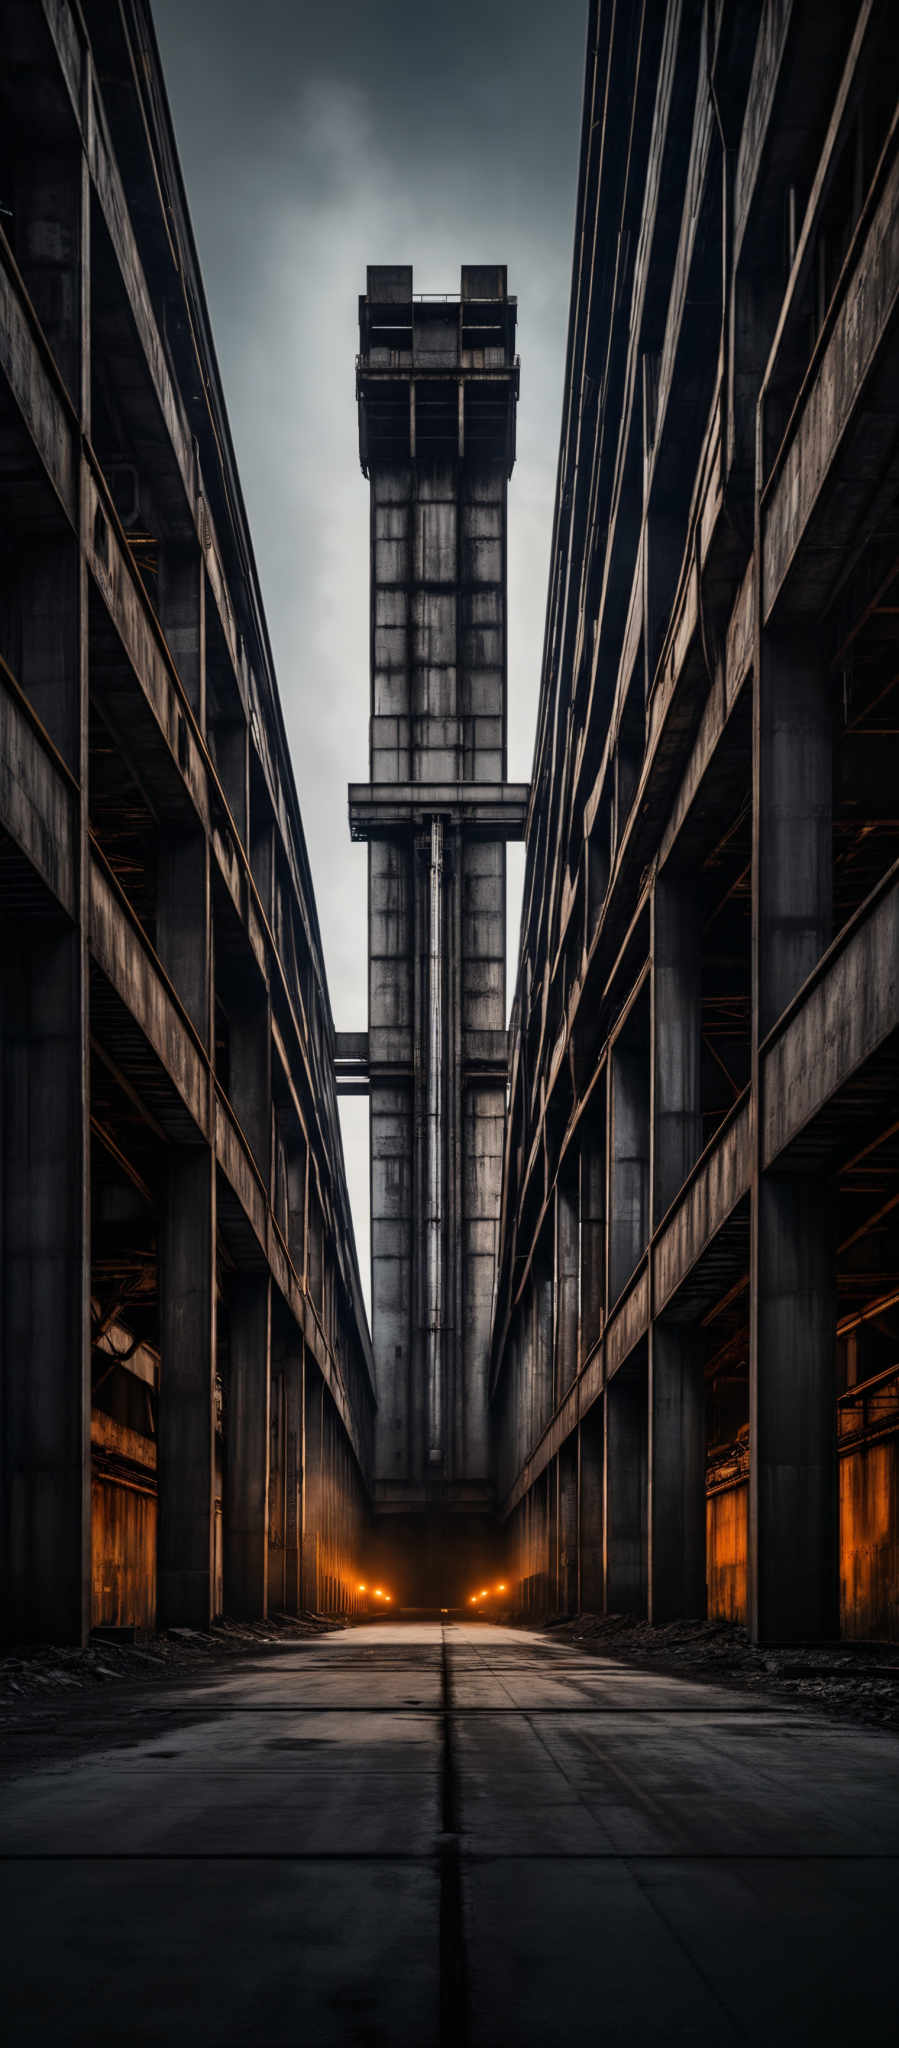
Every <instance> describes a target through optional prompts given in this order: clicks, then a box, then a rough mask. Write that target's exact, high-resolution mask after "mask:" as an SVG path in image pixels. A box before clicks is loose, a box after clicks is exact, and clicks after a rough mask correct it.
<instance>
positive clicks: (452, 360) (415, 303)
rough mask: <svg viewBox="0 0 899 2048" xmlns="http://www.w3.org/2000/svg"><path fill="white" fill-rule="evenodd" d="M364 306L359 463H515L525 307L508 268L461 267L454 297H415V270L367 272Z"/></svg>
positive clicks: (367, 468) (374, 268)
mask: <svg viewBox="0 0 899 2048" xmlns="http://www.w3.org/2000/svg"><path fill="white" fill-rule="evenodd" d="M367 287H368V288H367V290H366V291H365V292H364V293H363V294H362V295H361V296H360V299H359V354H358V356H357V358H356V396H357V399H358V404H359V456H360V461H361V463H362V469H363V472H364V474H365V475H366V476H368V475H369V474H370V472H371V470H372V469H375V468H379V467H382V466H395V465H405V464H408V463H410V462H415V463H419V464H422V463H442V462H447V461H460V462H466V463H468V464H470V465H474V464H477V463H486V464H490V465H494V464H502V466H503V467H504V469H505V472H506V475H507V476H510V475H511V473H512V467H513V464H514V461H515V406H516V400H517V398H518V358H517V356H516V354H515V323H516V318H517V311H518V306H517V300H516V299H514V298H510V297H509V293H508V289H507V272H506V266H505V264H504V263H500V264H463V265H462V273H461V279H460V288H459V292H458V294H457V295H456V296H453V295H451V294H446V295H444V294H440V293H426V294H419V295H417V296H416V294H415V293H414V292H413V289H412V266H411V264H394V265H374V264H372V265H369V268H368V272H367Z"/></svg>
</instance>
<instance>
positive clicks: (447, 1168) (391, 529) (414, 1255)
mask: <svg viewBox="0 0 899 2048" xmlns="http://www.w3.org/2000/svg"><path fill="white" fill-rule="evenodd" d="M515 320H516V306H515V301H514V299H510V298H509V296H508V293H507V290H506V273H505V270H504V269H472V268H465V269H463V271H462V285H461V292H460V294H459V296H458V298H452V297H449V298H439V299H438V298H418V299H416V298H414V297H413V292H412V272H411V270H410V269H407V268H398V269H371V270H369V272H368V290H367V292H366V294H365V296H364V297H363V298H362V299H361V301H360V307H359V323H360V352H359V358H358V364H357V393H358V403H359V443H360V455H361V461H362V468H363V471H364V473H365V475H366V476H367V477H368V479H369V483H370V490H371V720H370V781H369V782H368V783H366V784H360V785H353V786H352V787H351V789H350V825H351V830H352V832H353V835H354V837H356V838H358V839H365V840H367V842H368V847H369V1029H368V1042H367V1076H368V1086H369V1094H370V1110H371V1195H372V1338H373V1345H374V1355H375V1371H376V1380H377V1392H378V1416H377V1429H376V1456H375V1473H376V1507H377V1510H378V1512H379V1513H380V1514H382V1515H384V1516H388V1515H390V1516H393V1517H404V1516H411V1517H413V1518H421V1517H422V1516H424V1517H426V1518H428V1519H429V1522H430V1529H431V1534H430V1536H429V1539H428V1542H427V1543H425V1544H423V1545H420V1546H417V1547H419V1548H420V1549H421V1553H422V1556H430V1557H433V1554H434V1542H433V1540H432V1538H433V1530H434V1527H435V1525H436V1521H439V1524H440V1530H441V1536H440V1542H441V1546H442V1547H443V1548H444V1549H445V1550H447V1551H448V1552H451V1551H452V1549H453V1543H452V1540H451V1538H452V1535H453V1532H455V1534H456V1535H461V1532H462V1530H463V1529H464V1528H468V1529H469V1530H470V1531H471V1530H472V1529H474V1530H475V1532H476V1528H477V1525H478V1522H479V1518H480V1519H481V1522H483V1518H484V1517H486V1516H487V1515H488V1514H489V1512H490V1508H491V1505H492V1502H491V1488H490V1463H489V1445H488V1427H487V1358H488V1348H489V1341H490V1318H491V1311H492V1289H493V1278H494V1264H495V1255H496V1238H497V1230H498V1221H499V1203H500V1182H501V1174H502V1151H503V1129H504V1117H505V1079H506V1032H505V1022H506V1018H505V1000H506V991H505V983H506V959H505V921H506V852H505V842H506V840H507V839H509V838H520V837H521V836H522V834H523V831H524V820H525V810H526V802H527V794H528V792H527V786H526V785H520V784H519V785H510V784H509V783H507V782H506V779H505V778H506V496H507V487H508V479H509V476H510V474H511V471H512V465H513V462H514V457H515V409H516V400H517V390H518V365H517V359H516V356H515ZM435 1518H436V1521H435ZM416 1526H417V1523H416ZM397 1527H398V1525H397ZM404 1527H405V1525H404ZM419 1533H420V1531H419ZM472 1542H473V1543H475V1545H476V1542H477V1537H476V1533H475V1534H474V1535H473V1536H472ZM408 1547H409V1546H407V1548H408ZM413 1547H416V1546H413ZM423 1570H424V1567H423Z"/></svg>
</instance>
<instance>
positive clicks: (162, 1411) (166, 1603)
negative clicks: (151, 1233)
mask: <svg viewBox="0 0 899 2048" xmlns="http://www.w3.org/2000/svg"><path fill="white" fill-rule="evenodd" d="M215 1192H216V1191H215V1159H214V1157H213V1155H212V1153H211V1152H210V1151H208V1150H207V1148H206V1147H205V1146H197V1147H196V1148H193V1147H192V1148H191V1149H190V1150H183V1151H178V1152H174V1153H172V1155H171V1157H170V1162H169V1170H168V1178H167V1187H166V1191H165V1198H164V1202H163V1212H162V1228H161V1241H160V1339H161V1343H160V1349H161V1354H162V1369H161V1375H160V1401H159V1432H158V1455H159V1535H158V1584H159V1615H160V1621H161V1623H162V1625H163V1626H166V1627H170V1626H173V1625H178V1626H184V1627H190V1628H208V1627H209V1624H210V1621H211V1620H212V1618H213V1615H214V1613H215V1606H216V1602H215V1559H214V1548H215V1532H214V1501H215V1364H216V1356H215V1354H216V1344H215V1239H216V1222H215V1218H216V1201H215Z"/></svg>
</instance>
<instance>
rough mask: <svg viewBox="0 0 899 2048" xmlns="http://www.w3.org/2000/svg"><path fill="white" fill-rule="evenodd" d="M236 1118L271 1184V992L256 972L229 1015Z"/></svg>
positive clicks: (249, 971)
mask: <svg viewBox="0 0 899 2048" xmlns="http://www.w3.org/2000/svg"><path fill="white" fill-rule="evenodd" d="M230 1025H231V1075H230V1087H229V1094H230V1098H231V1104H232V1107H233V1110H234V1114H235V1116H236V1118H237V1121H238V1123H239V1124H240V1127H241V1130H242V1131H243V1133H244V1136H245V1137H246V1139H247V1140H248V1143H249V1146H250V1150H251V1151H252V1154H253V1157H254V1159H255V1161H256V1165H257V1167H258V1169H259V1172H260V1174H261V1175H262V1178H263V1180H264V1181H265V1182H266V1185H267V1184H268V1178H269V1172H270V1165H271V1142H272V1111H271V1102H272V1028H271V1007H270V1003H269V993H268V989H267V988H266V987H265V985H264V983H263V982H262V981H261V980H260V978H259V976H258V974H257V972H256V970H255V968H252V967H250V966H249V964H248V967H247V975H246V981H245V983H244V986H243V988H242V990H241V992H240V995H239V997H238V998H237V999H236V1000H235V1001H234V1002H233V1004H232V1008H231V1012H230Z"/></svg>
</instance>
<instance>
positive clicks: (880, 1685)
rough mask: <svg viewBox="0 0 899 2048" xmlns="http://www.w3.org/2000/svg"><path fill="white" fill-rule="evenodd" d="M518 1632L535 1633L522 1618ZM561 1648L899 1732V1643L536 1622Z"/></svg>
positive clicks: (638, 1624) (603, 1618)
mask: <svg viewBox="0 0 899 2048" xmlns="http://www.w3.org/2000/svg"><path fill="white" fill-rule="evenodd" d="M517 1624H518V1626H519V1627H524V1628H526V1627H533V1626H534V1623H532V1622H528V1621H527V1620H526V1619H525V1618H524V1617H522V1616H519V1617H517ZM537 1626H538V1627H540V1628H542V1629H543V1631H545V1632H546V1633H548V1634H549V1635H550V1636H551V1638H552V1641H553V1642H554V1643H564V1644H566V1645H567V1646H568V1647H571V1648H575V1647H576V1648H577V1649H580V1650H586V1651H588V1652H589V1653H591V1654H593V1655H595V1656H609V1657H615V1658H616V1659H618V1658H620V1660H621V1661H622V1663H626V1664H642V1665H644V1666H647V1667H651V1668H653V1669H654V1670H656V1671H660V1672H666V1673H668V1674H672V1673H674V1674H676V1675H677V1676H678V1677H681V1678H694V1679H698V1680H700V1681H702V1680H706V1681H714V1682H715V1683H716V1684H719V1685H729V1686H733V1687H735V1688H736V1689H737V1690H739V1691H746V1692H755V1693H764V1694H768V1695H770V1696H771V1697H772V1698H776V1699H780V1700H784V1699H789V1700H791V1701H793V1702H794V1704H795V1705H797V1706H802V1707H807V1708H814V1709H818V1710H823V1711H824V1712H825V1713H829V1714H836V1715H839V1716H841V1717H842V1718H844V1719H850V1720H854V1721H864V1722H866V1723H868V1724H869V1725H874V1726H875V1727H879V1728H894V1729H896V1730H899V1643H889V1642H876V1643H869V1642H855V1641H851V1640H848V1639H845V1638H843V1639H841V1640H840V1641H838V1642H831V1643H790V1644H788V1645H785V1646H783V1647H778V1648H773V1647H771V1646H770V1645H768V1644H766V1645H764V1646H760V1645H758V1644H755V1643H752V1642H750V1639H749V1634H748V1631H747V1630H746V1629H745V1628H743V1627H741V1626H740V1624H739V1623H738V1622H733V1621H672V1622H668V1623H667V1624H665V1625H663V1626H661V1627H658V1628H656V1627H653V1625H652V1624H651V1623H650V1622H648V1621H641V1620H639V1619H638V1618H637V1617H636V1616H635V1615H632V1614H577V1615H550V1616H548V1617H547V1618H546V1619H545V1620H544V1621H543V1622H542V1623H540V1624H537Z"/></svg>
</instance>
